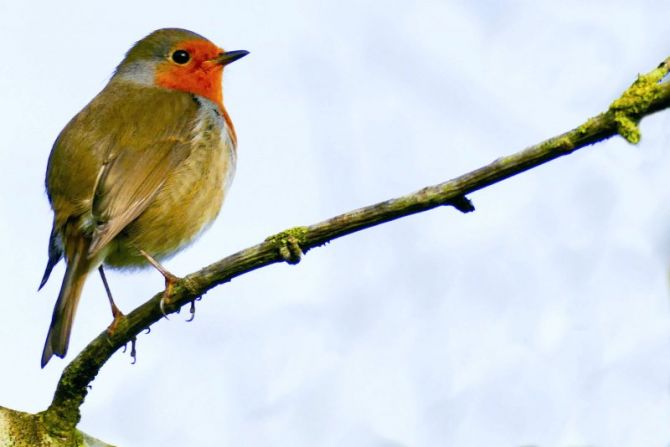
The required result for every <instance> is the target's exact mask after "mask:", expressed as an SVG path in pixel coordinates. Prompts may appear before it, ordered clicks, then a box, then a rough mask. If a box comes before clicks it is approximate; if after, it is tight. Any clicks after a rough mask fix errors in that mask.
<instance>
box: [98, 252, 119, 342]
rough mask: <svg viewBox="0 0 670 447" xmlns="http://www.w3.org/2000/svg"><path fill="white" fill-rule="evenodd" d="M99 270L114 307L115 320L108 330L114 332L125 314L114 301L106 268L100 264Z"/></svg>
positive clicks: (110, 302) (110, 303)
mask: <svg viewBox="0 0 670 447" xmlns="http://www.w3.org/2000/svg"><path fill="white" fill-rule="evenodd" d="M98 272H100V279H102V284H103V285H104V286H105V292H107V299H108V300H109V305H110V306H111V307H112V316H113V317H114V320H113V321H112V324H110V325H109V327H108V328H107V331H108V332H109V333H110V334H111V333H113V332H114V330H115V329H116V326H117V325H118V324H119V322H120V321H121V319H122V318H123V317H124V316H125V315H123V312H121V310H120V309H119V308H118V307H117V306H116V303H114V298H112V291H111V289H110V288H109V284H108V283H107V277H106V276H105V269H104V268H102V264H100V267H98Z"/></svg>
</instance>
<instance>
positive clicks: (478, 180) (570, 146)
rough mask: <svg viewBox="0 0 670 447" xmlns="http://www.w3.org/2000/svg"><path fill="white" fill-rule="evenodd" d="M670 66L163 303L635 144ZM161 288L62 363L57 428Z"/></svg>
mask: <svg viewBox="0 0 670 447" xmlns="http://www.w3.org/2000/svg"><path fill="white" fill-rule="evenodd" d="M669 71H670V58H668V59H666V60H665V61H664V62H663V63H661V64H660V65H659V67H657V68H656V69H654V70H652V71H651V72H649V73H647V74H645V75H640V76H638V79H637V80H636V81H635V82H634V83H633V84H632V85H631V86H630V87H629V88H628V89H627V90H626V91H625V92H624V93H623V94H622V95H621V97H619V98H618V99H617V100H615V101H614V102H613V103H612V104H611V105H610V107H609V108H608V110H607V111H605V112H603V113H601V114H600V115H597V116H595V117H593V118H590V119H589V120H587V121H586V122H585V123H584V124H582V125H580V126H579V127H576V128H574V129H572V130H570V131H568V132H565V133H563V134H561V135H558V136H556V137H553V138H550V139H548V140H546V141H543V142H541V143H539V144H536V145H534V146H531V147H529V148H527V149H525V150H522V151H520V152H517V153H515V154H512V155H508V156H505V157H501V158H499V159H497V160H495V161H493V162H492V163H490V164H488V165H486V166H484V167H481V168H479V169H476V170H474V171H472V172H469V173H466V174H463V175H461V176H460V177H456V178H454V179H452V180H449V181H447V182H444V183H440V184H438V185H434V186H429V187H426V188H423V189H421V190H419V191H417V192H414V193H412V194H407V195H405V196H402V197H398V198H395V199H391V200H387V201H385V202H381V203H377V204H375V205H371V206H367V207H364V208H360V209H357V210H354V211H351V212H348V213H344V214H341V215H339V216H336V217H333V218H331V219H328V220H325V221H323V222H320V223H317V224H314V225H310V226H306V227H296V228H293V229H289V230H286V231H283V232H281V233H278V234H276V235H274V236H271V237H269V238H267V239H266V240H265V241H264V242H261V243H260V244H258V245H255V246H253V247H250V248H247V249H245V250H242V251H239V252H237V253H235V254H233V255H230V256H228V257H226V258H224V259H222V260H220V261H218V262H216V263H214V264H211V265H209V266H207V267H205V268H203V269H201V270H199V271H197V272H195V273H192V274H190V275H188V276H186V277H185V278H183V279H181V280H180V281H179V282H178V283H177V284H176V285H175V286H174V289H173V293H172V294H171V296H170V297H169V304H168V305H167V306H166V311H167V312H168V313H172V312H176V311H177V310H178V309H179V308H181V307H182V306H184V305H186V304H188V303H190V302H192V301H193V300H195V299H197V298H199V297H201V296H202V295H203V294H205V293H206V292H207V291H208V290H210V289H212V288H213V287H216V286H217V285H219V284H222V283H225V282H227V281H230V280H231V279H233V278H235V277H237V276H240V275H242V274H245V273H248V272H251V271H253V270H256V269H258V268H261V267H265V266H268V265H270V264H274V263H277V262H283V261H286V262H289V263H297V262H299V260H300V259H301V257H302V255H303V253H306V252H307V251H308V250H310V249H312V248H315V247H318V246H320V245H323V244H324V243H326V242H329V241H332V240H333V239H336V238H339V237H342V236H345V235H347V234H351V233H354V232H356V231H360V230H363V229H365V228H370V227H373V226H375V225H379V224H381V223H384V222H389V221H391V220H394V219H398V218H401V217H404V216H409V215H411V214H415V213H420V212H422V211H426V210H430V209H433V208H436V207H438V206H443V205H450V206H454V207H455V208H457V209H458V210H460V211H462V212H469V211H473V210H474V207H473V206H472V204H471V203H470V202H469V200H468V199H467V198H466V195H467V194H469V193H472V192H474V191H477V190H479V189H482V188H485V187H487V186H490V185H492V184H494V183H497V182H499V181H501V180H504V179H507V178H510V177H512V176H514V175H516V174H519V173H521V172H524V171H526V170H528V169H531V168H534V167H536V166H539V165H541V164H543V163H546V162H548V161H550V160H553V159H555V158H558V157H562V156H564V155H567V154H569V153H571V152H573V151H575V150H577V149H581V148H583V147H586V146H588V145H591V144H594V143H596V142H599V141H602V140H604V139H607V138H610V137H612V136H614V135H621V136H622V137H624V138H625V139H626V140H627V141H629V142H631V143H637V142H638V141H639V139H640V132H639V129H638V126H637V124H638V122H639V121H640V119H642V118H643V117H644V116H647V115H650V114H652V113H654V112H656V111H659V110H662V109H664V108H666V107H668V105H669V104H670V84H668V83H661V82H660V81H661V80H662V78H663V77H664V76H665V75H667V74H668V72H669ZM162 295H163V294H162V292H161V293H158V294H156V295H155V296H154V297H153V298H151V299H150V300H149V301H147V302H146V303H144V304H142V305H141V306H139V307H138V308H136V309H135V310H134V311H132V312H131V313H130V314H128V315H127V317H126V318H125V319H124V320H123V321H122V322H121V323H120V324H119V325H118V327H117V328H116V330H115V332H114V334H113V335H111V336H110V335H109V334H108V332H107V331H106V330H105V331H103V332H102V333H101V334H100V335H98V336H97V337H96V338H95V339H94V340H93V341H92V342H91V343H90V344H89V345H88V346H86V348H85V349H84V350H83V351H82V352H81V353H80V354H79V355H78V356H77V357H76V358H75V359H74V360H73V361H72V362H71V363H70V364H69V365H68V366H67V367H66V368H65V370H64V371H63V374H62V376H61V378H60V381H59V383H58V387H57V389H56V393H55V395H54V398H53V401H52V403H51V405H50V406H49V408H48V409H47V410H46V411H44V412H43V413H41V416H42V417H43V418H44V420H45V422H46V423H47V424H48V425H49V426H51V427H52V430H54V431H55V432H59V431H62V432H63V433H67V432H68V431H71V430H72V429H73V428H74V427H75V426H76V424H77V423H78V422H79V419H80V413H79V407H80V406H81V404H82V403H83V402H84V398H85V397H86V394H87V392H88V386H89V384H90V383H91V382H92V381H93V379H94V378H95V376H96V375H97V373H98V371H99V370H100V368H101V367H102V365H104V363H105V362H106V361H107V360H108V359H109V358H110V357H111V356H112V354H114V352H116V350H118V349H119V348H121V347H122V346H125V345H126V344H127V343H129V342H132V341H133V340H134V339H135V337H137V335H139V334H140V332H142V331H143V330H145V329H147V328H149V327H150V326H151V325H152V324H153V323H155V322H156V321H158V320H159V319H160V318H161V317H162V313H161V310H160V300H161V297H162Z"/></svg>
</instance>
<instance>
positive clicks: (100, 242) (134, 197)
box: [89, 138, 190, 256]
mask: <svg viewBox="0 0 670 447" xmlns="http://www.w3.org/2000/svg"><path fill="white" fill-rule="evenodd" d="M189 154H190V145H189V142H188V141H185V140H182V139H178V138H174V139H170V140H167V141H157V142H151V143H150V144H148V145H146V146H145V147H141V148H131V147H125V148H119V149H118V150H117V151H116V152H115V153H111V154H110V156H109V158H108V160H106V161H105V163H104V164H103V167H102V169H101V171H100V174H99V177H98V182H97V185H96V187H95V193H94V195H93V203H92V213H93V218H94V219H95V222H96V227H95V230H94V232H93V239H92V243H91V247H90V249H89V256H94V255H95V253H96V252H97V251H98V250H100V249H101V248H102V247H104V246H105V245H107V244H108V243H109V242H110V241H111V240H112V239H114V238H115V237H116V235H118V234H119V233H120V232H121V231H122V230H123V229H124V228H125V227H126V226H127V225H128V224H129V223H131V222H132V221H133V220H135V219H136V218H137V217H138V216H139V215H140V214H142V212H143V211H144V210H145V209H146V208H147V206H149V204H150V203H151V200H152V199H153V198H154V196H155V195H156V194H157V193H158V191H159V190H160V188H161V186H163V184H164V183H165V180H166V179H167V177H168V176H169V175H170V173H172V172H173V171H174V170H175V168H176V167H177V166H178V165H179V164H180V163H181V162H182V161H183V160H185V159H186V158H187V157H188V156H189Z"/></svg>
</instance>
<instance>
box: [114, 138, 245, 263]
mask: <svg viewBox="0 0 670 447" xmlns="http://www.w3.org/2000/svg"><path fill="white" fill-rule="evenodd" d="M209 130H210V131H211V130H212V129H211V127H210V128H209ZM221 132H224V133H225V132H226V130H225V127H224V128H223V129H221ZM193 144H194V147H193V149H192V152H191V155H190V156H189V157H188V158H187V159H186V160H184V162H183V163H182V164H181V165H180V166H179V167H178V168H177V169H175V171H174V172H173V173H172V174H171V175H170V176H169V177H168V178H167V180H166V182H165V184H164V185H163V186H162V187H161V189H160V191H159V192H158V193H157V195H156V197H155V198H154V199H153V200H152V203H151V204H150V205H149V206H148V207H147V209H146V210H145V211H144V212H143V213H142V214H141V215H140V216H139V217H138V218H137V219H136V220H134V221H133V222H132V223H130V224H129V225H128V226H127V227H126V228H125V229H124V230H123V231H122V232H121V233H120V234H119V235H118V236H117V237H116V238H115V239H114V240H113V241H112V243H111V244H110V247H109V251H108V252H107V255H106V259H105V263H106V264H108V265H110V266H111V267H119V268H123V267H140V266H143V265H146V260H145V259H144V257H143V256H142V255H141V254H140V253H139V249H141V250H144V251H145V252H147V253H149V254H150V255H152V256H153V257H155V258H157V259H165V258H167V257H169V256H171V255H174V254H175V253H176V252H177V251H179V250H180V249H181V248H184V247H185V246H187V245H188V244H189V243H190V242H192V241H193V240H195V238H196V237H197V236H198V235H200V234H201V233H202V232H203V231H204V230H205V229H206V228H207V227H208V226H209V224H211V223H212V222H213V221H214V219H215V218H216V216H217V215H218V213H219V210H220V209H221V205H222V204H223V199H224V197H225V194H226V190H227V189H228V186H229V184H230V181H231V179H232V176H233V174H234V170H235V149H234V147H233V143H232V142H231V140H230V138H229V137H228V134H227V133H225V134H224V136H223V138H222V137H221V134H220V133H219V132H215V133H214V134H211V133H206V134H205V135H201V136H198V137H197V138H194V140H193Z"/></svg>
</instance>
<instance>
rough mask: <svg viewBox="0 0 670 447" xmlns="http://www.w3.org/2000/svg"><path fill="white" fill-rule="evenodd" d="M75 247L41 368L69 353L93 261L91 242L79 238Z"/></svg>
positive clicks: (55, 311) (45, 345)
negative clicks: (68, 349) (54, 358)
mask: <svg viewBox="0 0 670 447" xmlns="http://www.w3.org/2000/svg"><path fill="white" fill-rule="evenodd" d="M75 244H76V246H75V247H73V248H74V250H73V253H72V256H71V257H69V258H68V260H67V267H66V270H65V277H64V278H63V285H62V286H61V289H60V293H59V294H58V300H57V301H56V306H55V307H54V312H53V316H52V317H51V325H50V326H49V333H48V334H47V339H46V341H45V342H44V350H43V351H42V368H44V366H46V364H47V363H48V362H49V359H51V357H52V356H53V355H54V354H55V355H57V356H58V357H61V358H63V357H65V354H66V353H67V347H68V344H69V342H70V332H71V331H72V323H73V321H74V316H75V313H76V312H77V305H78V304H79V298H80V297H81V291H82V289H83V288H84V283H85V282H86V276H88V272H89V270H90V267H91V261H90V260H89V259H88V256H87V253H88V246H89V245H90V243H89V242H88V241H86V239H85V238H82V237H80V238H78V240H77V241H76V242H75Z"/></svg>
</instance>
